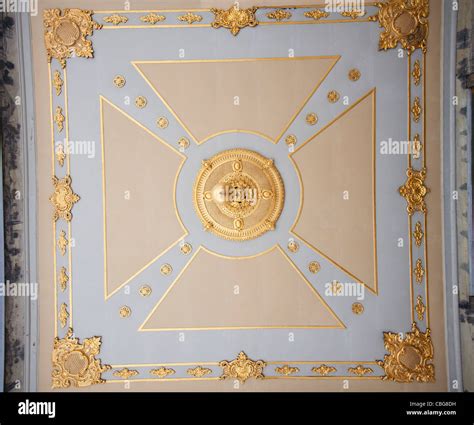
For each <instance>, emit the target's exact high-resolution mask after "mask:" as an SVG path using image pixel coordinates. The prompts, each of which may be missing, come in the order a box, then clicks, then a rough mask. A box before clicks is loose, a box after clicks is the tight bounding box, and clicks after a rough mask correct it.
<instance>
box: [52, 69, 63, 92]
mask: <svg viewBox="0 0 474 425" xmlns="http://www.w3.org/2000/svg"><path fill="white" fill-rule="evenodd" d="M63 84H64V81H63V80H62V78H61V73H60V72H59V71H58V70H57V69H56V70H55V71H54V78H53V85H54V89H55V90H56V96H59V95H60V94H61V92H62V89H63Z"/></svg>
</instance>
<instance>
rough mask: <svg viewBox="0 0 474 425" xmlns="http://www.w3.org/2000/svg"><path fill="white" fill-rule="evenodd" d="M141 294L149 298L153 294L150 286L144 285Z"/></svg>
mask: <svg viewBox="0 0 474 425" xmlns="http://www.w3.org/2000/svg"><path fill="white" fill-rule="evenodd" d="M139 292H140V295H141V296H142V297H148V296H149V295H150V294H151V288H150V286H148V285H143V286H142V287H141V288H140V290H139Z"/></svg>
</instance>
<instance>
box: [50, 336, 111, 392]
mask: <svg viewBox="0 0 474 425" xmlns="http://www.w3.org/2000/svg"><path fill="white" fill-rule="evenodd" d="M100 345H101V337H98V336H94V337H92V338H86V339H84V342H83V343H82V344H81V343H80V341H79V339H78V338H74V337H73V330H72V328H69V330H68V332H67V334H66V336H65V337H64V338H61V339H60V338H55V339H54V346H53V353H52V362H53V370H52V373H51V377H52V388H69V387H87V386H90V385H94V384H102V383H104V382H105V380H104V379H102V377H101V376H102V373H104V372H106V371H108V370H110V369H111V366H109V365H103V364H102V363H101V361H100V359H98V358H97V356H98V355H99V354H100Z"/></svg>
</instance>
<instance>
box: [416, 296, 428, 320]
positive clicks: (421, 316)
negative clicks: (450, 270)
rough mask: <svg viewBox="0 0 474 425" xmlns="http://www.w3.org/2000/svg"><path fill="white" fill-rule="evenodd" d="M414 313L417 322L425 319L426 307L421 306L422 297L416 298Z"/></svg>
mask: <svg viewBox="0 0 474 425" xmlns="http://www.w3.org/2000/svg"><path fill="white" fill-rule="evenodd" d="M415 311H416V315H417V317H418V320H423V319H424V318H425V311H426V307H425V305H424V304H423V297H422V296H421V295H418V296H417V297H416V307H415Z"/></svg>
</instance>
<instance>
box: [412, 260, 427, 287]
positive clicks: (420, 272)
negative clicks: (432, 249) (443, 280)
mask: <svg viewBox="0 0 474 425" xmlns="http://www.w3.org/2000/svg"><path fill="white" fill-rule="evenodd" d="M413 273H415V279H416V282H417V283H418V284H420V285H421V283H422V282H423V276H424V275H425V269H424V268H423V261H421V258H418V260H416V266H415V268H414V269H413Z"/></svg>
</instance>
